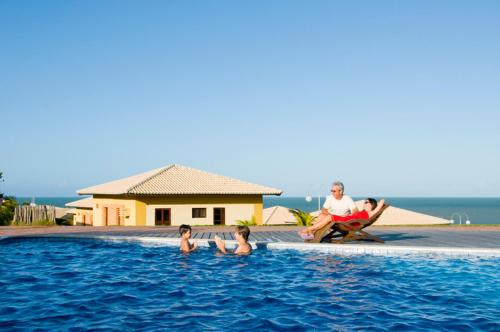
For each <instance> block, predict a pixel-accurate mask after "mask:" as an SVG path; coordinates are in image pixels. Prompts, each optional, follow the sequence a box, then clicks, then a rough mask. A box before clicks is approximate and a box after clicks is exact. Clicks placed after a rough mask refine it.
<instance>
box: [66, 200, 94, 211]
mask: <svg viewBox="0 0 500 332" xmlns="http://www.w3.org/2000/svg"><path fill="white" fill-rule="evenodd" d="M64 205H66V206H67V207H75V208H87V209H92V208H93V202H92V197H87V198H82V199H79V200H76V201H73V202H69V203H66V204H64Z"/></svg>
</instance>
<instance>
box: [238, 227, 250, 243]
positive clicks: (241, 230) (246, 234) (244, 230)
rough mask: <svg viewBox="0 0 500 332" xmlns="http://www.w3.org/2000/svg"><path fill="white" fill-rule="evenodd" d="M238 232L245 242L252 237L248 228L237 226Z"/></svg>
mask: <svg viewBox="0 0 500 332" xmlns="http://www.w3.org/2000/svg"><path fill="white" fill-rule="evenodd" d="M236 232H237V233H238V234H240V235H241V236H242V237H243V238H244V239H245V241H248V237H249V236H250V228H248V226H236Z"/></svg>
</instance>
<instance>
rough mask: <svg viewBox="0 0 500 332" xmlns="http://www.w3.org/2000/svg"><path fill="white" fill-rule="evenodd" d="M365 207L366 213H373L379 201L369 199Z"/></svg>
mask: <svg viewBox="0 0 500 332" xmlns="http://www.w3.org/2000/svg"><path fill="white" fill-rule="evenodd" d="M363 207H364V209H365V211H368V212H370V211H373V210H375V208H376V207H377V200H376V199H375V198H371V197H368V198H367V199H365V201H364V202H363Z"/></svg>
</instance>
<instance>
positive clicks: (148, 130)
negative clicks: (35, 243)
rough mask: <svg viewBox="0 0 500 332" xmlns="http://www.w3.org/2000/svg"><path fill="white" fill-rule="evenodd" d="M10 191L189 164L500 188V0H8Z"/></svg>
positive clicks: (377, 192) (382, 183)
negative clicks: (169, 165)
mask: <svg viewBox="0 0 500 332" xmlns="http://www.w3.org/2000/svg"><path fill="white" fill-rule="evenodd" d="M0 114H1V117H0V123H1V135H0V136H1V145H0V149H1V153H0V171H3V172H4V176H5V182H4V183H0V191H3V192H5V193H7V194H13V195H18V196H32V195H35V196H66V195H73V194H74V193H75V191H76V190H77V189H79V188H83V187H87V186H90V185H94V184H99V183H102V182H105V181H109V180H113V179H117V178H121V177H125V176H128V175H133V174H135V173H139V172H143V171H147V170H150V169H153V168H157V167H161V166H164V165H168V164H172V163H177V164H181V165H186V166H191V167H194V168H198V169H203V170H206V171H210V172H214V173H218V174H222V175H227V176H231V177H235V178H238V179H242V180H246V181H250V182H255V183H259V184H264V185H268V186H273V187H277V188H280V189H282V190H284V191H285V195H287V196H299V195H305V194H306V193H307V192H318V191H320V192H321V193H322V194H327V193H328V189H329V185H330V183H331V182H332V181H333V180H341V181H343V182H344V183H345V185H346V192H347V193H349V194H351V195H354V196H364V195H373V196H480V197H481V196H496V197H498V196H500V171H499V165H500V130H499V128H498V127H499V125H500V1H457V0H453V1H422V0H418V1H268V0H265V1H186V0H182V1H122V0H120V1H90V0H86V1H66V0H64V1H17V0H13V1H7V0H4V1H0Z"/></svg>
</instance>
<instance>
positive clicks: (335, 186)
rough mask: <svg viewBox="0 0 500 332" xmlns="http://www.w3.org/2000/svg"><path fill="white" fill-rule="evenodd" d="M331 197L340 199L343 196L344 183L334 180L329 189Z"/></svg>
mask: <svg viewBox="0 0 500 332" xmlns="http://www.w3.org/2000/svg"><path fill="white" fill-rule="evenodd" d="M330 191H331V193H332V195H333V197H335V198H336V199H341V198H342V196H344V184H343V183H342V182H340V181H335V182H334V183H332V189H331V190H330Z"/></svg>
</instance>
